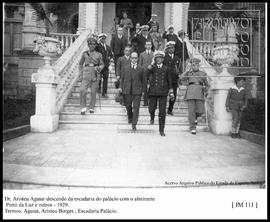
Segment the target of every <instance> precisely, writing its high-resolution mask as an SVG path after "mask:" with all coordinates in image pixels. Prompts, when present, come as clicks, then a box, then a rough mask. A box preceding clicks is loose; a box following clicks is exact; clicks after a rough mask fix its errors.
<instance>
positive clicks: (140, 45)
mask: <svg viewBox="0 0 270 222" xmlns="http://www.w3.org/2000/svg"><path fill="white" fill-rule="evenodd" d="M148 30H149V26H148V25H143V26H141V32H140V33H136V34H135V35H134V37H133V39H132V41H135V42H137V53H138V54H139V55H140V54H141V53H142V52H144V51H145V42H146V41H151V42H152V50H153V51H154V50H155V48H154V44H153V40H152V38H151V36H150V34H149V31H148Z"/></svg>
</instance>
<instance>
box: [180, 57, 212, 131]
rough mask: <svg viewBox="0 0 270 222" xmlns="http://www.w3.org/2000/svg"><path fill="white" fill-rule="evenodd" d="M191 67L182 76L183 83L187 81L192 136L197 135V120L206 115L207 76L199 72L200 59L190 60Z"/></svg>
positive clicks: (186, 95) (187, 99)
mask: <svg viewBox="0 0 270 222" xmlns="http://www.w3.org/2000/svg"><path fill="white" fill-rule="evenodd" d="M190 63H191V67H190V66H189V67H187V71H185V72H184V73H183V74H182V75H181V76H180V78H181V80H182V81H187V83H188V86H187V91H186V94H185V100H186V101H187V104H188V120H189V125H190V130H191V133H192V134H196V125H197V118H198V117H200V116H201V115H202V114H203V113H204V111H205V110H204V97H207V91H208V88H209V86H208V81H207V74H206V73H205V72H202V71H200V70H199V63H200V59H197V58H194V59H190Z"/></svg>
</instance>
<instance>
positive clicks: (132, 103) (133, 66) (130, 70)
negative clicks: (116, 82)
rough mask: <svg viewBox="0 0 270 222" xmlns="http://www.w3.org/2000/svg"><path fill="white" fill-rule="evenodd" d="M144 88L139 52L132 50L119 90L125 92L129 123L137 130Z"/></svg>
mask: <svg viewBox="0 0 270 222" xmlns="http://www.w3.org/2000/svg"><path fill="white" fill-rule="evenodd" d="M142 90H143V69H142V67H141V66H140V65H138V53H137V52H132V53H131V55H130V63H129V65H127V66H125V67H124V68H123V72H122V74H121V81H120V89H119V91H120V92H122V93H123V97H124V104H125V106H126V110H127V116H128V123H129V124H130V123H131V124H132V130H133V131H136V125H137V122H138V117H139V109H140V102H141V97H142Z"/></svg>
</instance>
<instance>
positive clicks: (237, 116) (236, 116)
mask: <svg viewBox="0 0 270 222" xmlns="http://www.w3.org/2000/svg"><path fill="white" fill-rule="evenodd" d="M231 112H232V133H239V130H240V122H241V117H242V111H241V110H235V109H233V110H231Z"/></svg>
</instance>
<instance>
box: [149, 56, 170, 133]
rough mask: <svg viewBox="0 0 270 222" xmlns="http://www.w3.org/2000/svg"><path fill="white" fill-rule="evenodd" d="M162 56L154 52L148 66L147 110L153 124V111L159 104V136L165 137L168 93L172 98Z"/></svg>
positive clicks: (168, 77) (168, 75)
mask: <svg viewBox="0 0 270 222" xmlns="http://www.w3.org/2000/svg"><path fill="white" fill-rule="evenodd" d="M164 56H165V53H164V52H162V51H156V52H155V53H154V62H153V63H151V65H149V66H148V80H149V90H148V95H149V107H148V109H149V113H150V117H151V119H150V124H154V118H155V111H156V109H157V104H159V114H158V116H159V133H160V135H161V136H165V133H164V128H165V119H166V103H167V96H168V93H170V97H171V98H173V93H172V92H173V89H172V81H171V75H170V73H169V69H168V67H166V66H165V65H163V60H164Z"/></svg>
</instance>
